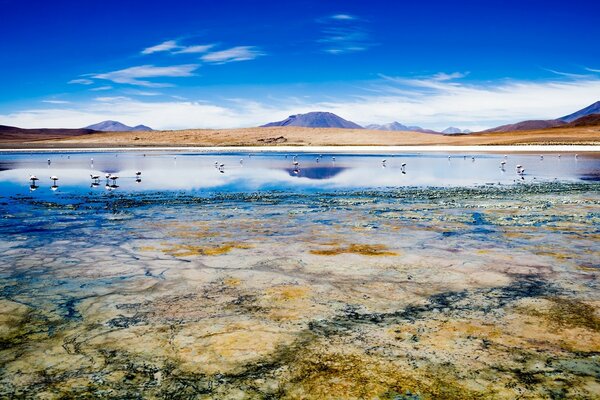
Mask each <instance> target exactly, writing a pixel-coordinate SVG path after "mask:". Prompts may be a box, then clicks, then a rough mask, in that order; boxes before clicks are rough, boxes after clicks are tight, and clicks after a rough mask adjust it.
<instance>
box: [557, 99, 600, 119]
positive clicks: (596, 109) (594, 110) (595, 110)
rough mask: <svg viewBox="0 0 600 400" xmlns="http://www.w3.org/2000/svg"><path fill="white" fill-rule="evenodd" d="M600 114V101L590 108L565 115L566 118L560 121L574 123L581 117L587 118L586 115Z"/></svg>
mask: <svg viewBox="0 0 600 400" xmlns="http://www.w3.org/2000/svg"><path fill="white" fill-rule="evenodd" d="M593 114H600V101H597V102H595V103H594V104H590V105H589V106H587V107H585V108H582V109H581V110H579V111H575V112H574V113H573V114H569V115H565V116H564V117H560V118H559V120H561V121H565V122H573V121H575V120H576V119H579V118H581V117H585V116H586V115H593Z"/></svg>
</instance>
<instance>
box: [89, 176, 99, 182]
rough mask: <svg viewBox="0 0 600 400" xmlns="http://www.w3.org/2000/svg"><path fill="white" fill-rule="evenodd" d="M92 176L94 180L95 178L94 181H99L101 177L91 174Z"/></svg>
mask: <svg viewBox="0 0 600 400" xmlns="http://www.w3.org/2000/svg"><path fill="white" fill-rule="evenodd" d="M90 178H92V180H94V181H97V180H98V179H100V175H93V174H90Z"/></svg>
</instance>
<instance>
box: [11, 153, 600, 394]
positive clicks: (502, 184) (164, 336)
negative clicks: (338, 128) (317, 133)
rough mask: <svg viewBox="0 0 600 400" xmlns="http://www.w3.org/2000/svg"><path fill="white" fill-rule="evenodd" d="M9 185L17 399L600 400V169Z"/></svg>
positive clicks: (348, 167) (117, 166)
mask: <svg viewBox="0 0 600 400" xmlns="http://www.w3.org/2000/svg"><path fill="white" fill-rule="evenodd" d="M384 159H385V162H384V161H383V160H384ZM48 160H49V161H48ZM503 161H504V162H505V164H501V163H502V162H503ZM296 162H297V163H298V164H297V165H296V164H295V163H296ZM221 164H223V165H221ZM403 164H405V165H404V166H403ZM0 165H1V166H2V168H1V171H0V187H1V188H2V195H1V197H0V215H1V216H2V219H0V232H1V233H2V235H1V236H0V237H1V239H0V254H1V257H0V290H1V292H0V295H1V298H0V307H1V309H2V312H1V313H0V314H1V315H2V321H1V322H0V335H1V336H0V340H1V343H2V346H1V350H0V365H1V369H0V394H1V396H3V397H15V398H18V397H22V398H30V397H36V396H37V397H40V398H64V397H82V398H85V397H97V398H98V397H99V398H102V397H106V398H108V397H111V398H114V397H118V398H149V397H150V398H152V397H154V398H315V399H317V398H389V399H429V398H444V399H453V398H455V399H469V398H499V399H513V398H517V397H520V398H532V399H533V398H590V399H591V398H596V397H597V396H598V393H600V383H599V376H600V368H599V367H598V365H599V364H598V356H599V354H600V314H599V313H598V306H599V305H600V292H599V291H598V271H600V269H599V268H600V265H599V264H598V260H599V259H600V246H599V245H598V243H599V241H598V240H599V239H600V231H599V230H598V226H600V191H599V189H600V183H598V180H599V177H600V161H599V159H598V158H597V154H591V153H590V154H580V155H579V156H578V157H575V154H573V153H568V152H562V153H561V154H560V157H559V155H558V154H546V155H545V156H544V157H541V156H540V155H539V154H536V155H531V154H513V153H509V154H506V157H505V156H504V155H503V154H489V153H476V152H473V153H469V154H466V153H465V154H457V153H448V154H446V153H424V154H417V153H401V154H391V153H388V154H368V155H364V154H363V155H360V154H333V153H326V154H320V153H302V154H296V153H289V152H281V153H277V152H274V153H269V154H258V153H245V152H244V153H242V152H229V153H222V152H221V153H208V154H206V153H202V154H199V153H189V152H176V153H175V152H169V151H160V152H151V151H148V152H147V153H143V151H137V152H120V153H113V152H101V153H89V152H64V153H58V152H56V153H27V152H21V153H5V154H2V155H0ZM503 165H504V167H503V168H501V167H502V166H503ZM517 165H521V166H522V167H524V168H525V169H526V173H524V174H517V173H516V166H517ZM138 171H139V172H141V174H140V176H139V178H138V177H137V176H136V174H135V172H138ZM31 174H34V175H36V176H37V177H38V178H40V180H39V181H38V182H37V183H36V182H35V181H34V182H33V186H37V187H35V188H32V187H31V182H30V181H29V180H28V179H29V176H30V175H31ZM90 174H98V175H100V176H101V177H100V179H99V180H97V183H98V184H97V185H95V184H94V182H95V181H92V180H91V179H90V177H89V175H90ZM105 174H111V176H112V177H114V176H117V175H118V179H114V180H111V179H110V178H105ZM53 175H55V176H57V177H58V178H59V179H58V181H57V182H58V184H56V181H55V182H54V183H53V182H52V181H50V180H49V177H50V176H53ZM51 185H52V186H57V187H56V188H52V186H51ZM32 189H33V190H32Z"/></svg>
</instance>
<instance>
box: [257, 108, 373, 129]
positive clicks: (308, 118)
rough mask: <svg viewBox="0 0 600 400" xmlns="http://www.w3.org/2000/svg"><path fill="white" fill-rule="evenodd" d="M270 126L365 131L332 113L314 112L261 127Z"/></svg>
mask: <svg viewBox="0 0 600 400" xmlns="http://www.w3.org/2000/svg"><path fill="white" fill-rule="evenodd" d="M269 126H303V127H307V128H345V129H363V127H362V126H360V125H358V124H355V123H354V122H352V121H348V120H345V119H344V118H342V117H340V116H337V115H335V114H333V113H330V112H322V111H313V112H309V113H306V114H296V115H290V116H289V117H288V118H286V119H284V120H283V121H277V122H269V123H268V124H265V125H261V127H269Z"/></svg>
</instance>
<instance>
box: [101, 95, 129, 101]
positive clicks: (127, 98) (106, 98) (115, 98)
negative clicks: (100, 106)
mask: <svg viewBox="0 0 600 400" xmlns="http://www.w3.org/2000/svg"><path fill="white" fill-rule="evenodd" d="M94 100H96V101H102V102H122V101H131V98H129V97H125V96H106V97H96V98H95V99H94Z"/></svg>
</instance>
